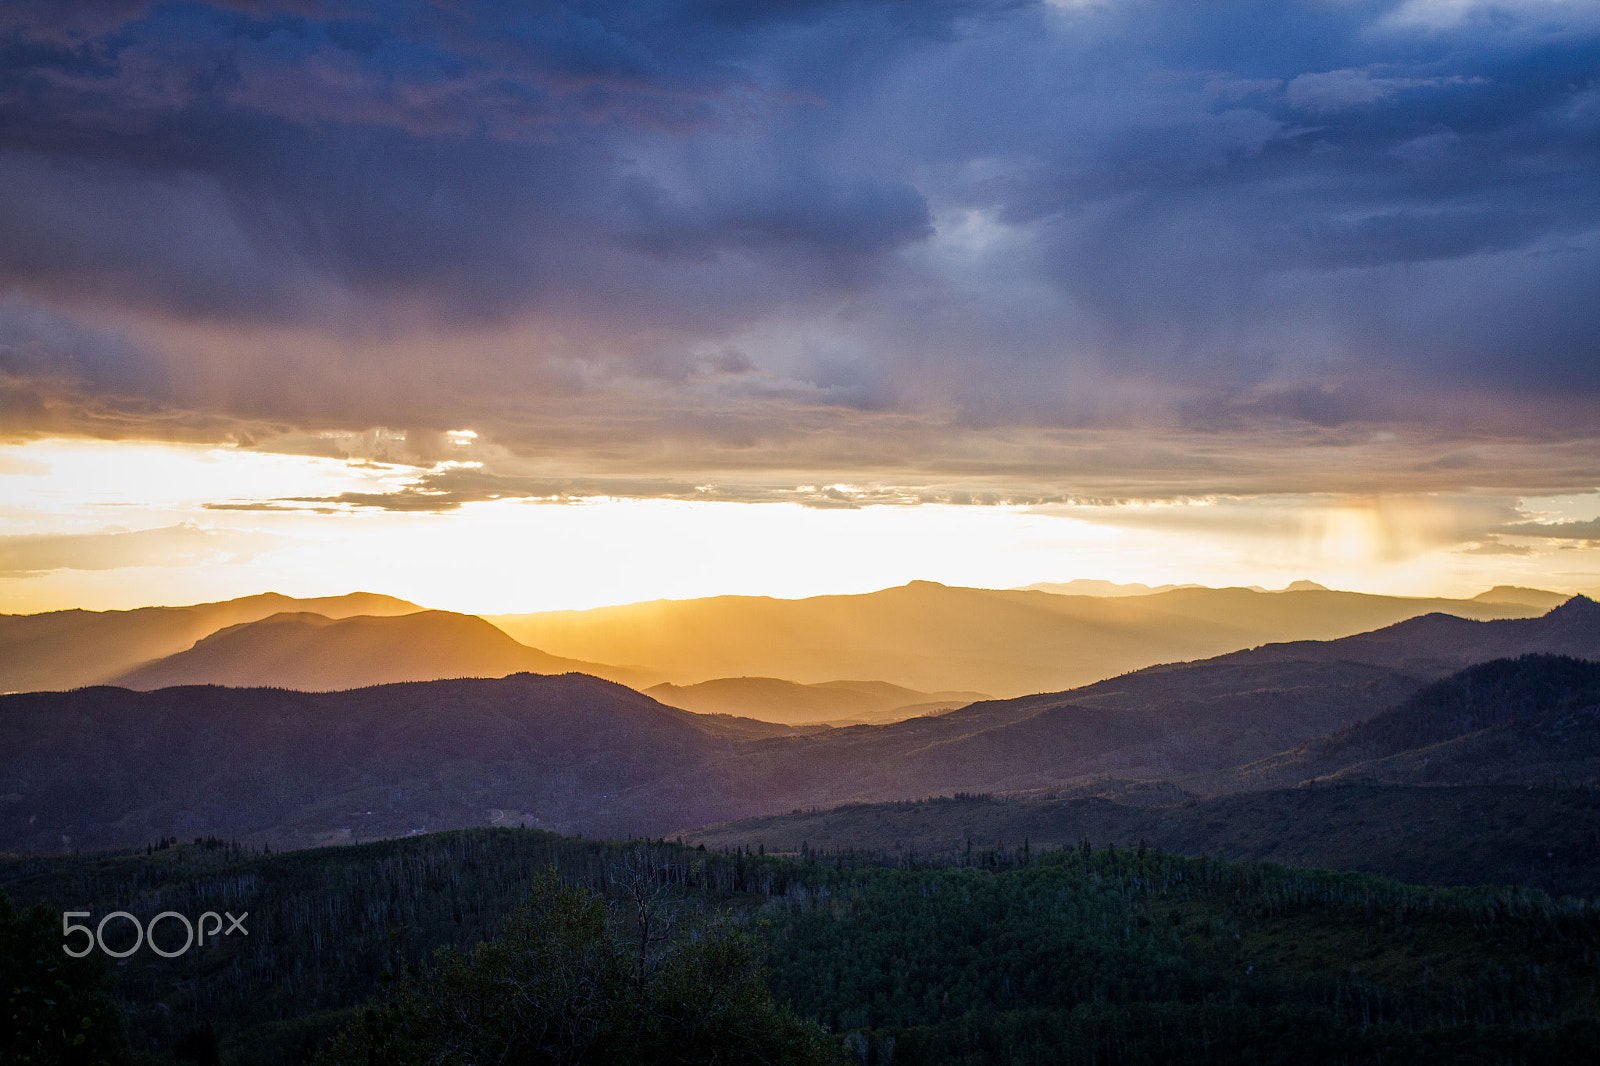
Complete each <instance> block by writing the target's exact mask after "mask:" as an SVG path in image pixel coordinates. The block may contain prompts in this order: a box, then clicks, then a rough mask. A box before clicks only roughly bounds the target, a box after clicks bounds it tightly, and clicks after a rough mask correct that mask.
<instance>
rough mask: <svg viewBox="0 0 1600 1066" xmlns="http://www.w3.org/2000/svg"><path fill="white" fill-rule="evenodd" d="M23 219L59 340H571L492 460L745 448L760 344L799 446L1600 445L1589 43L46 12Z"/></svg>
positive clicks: (1342, 22)
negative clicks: (617, 426) (668, 423)
mask: <svg viewBox="0 0 1600 1066" xmlns="http://www.w3.org/2000/svg"><path fill="white" fill-rule="evenodd" d="M1446 14H1448V17H1446ZM0 190H3V192H4V195H3V196H0V285H4V286H5V287H6V289H8V290H9V291H11V292H12V293H13V299H14V300H21V301H32V302H33V303H35V304H37V305H38V306H40V307H43V308H48V309H50V314H52V315H56V316H65V317H70V316H72V315H73V314H76V313H80V312H83V311H85V309H86V308H90V307H92V308H93V309H94V312H95V313H96V314H97V315H100V316H102V317H103V316H108V315H109V316H111V317H113V318H115V317H116V316H117V315H124V316H127V318H128V320H129V321H130V322H131V321H136V320H137V321H144V320H148V319H152V318H154V319H161V318H163V316H165V317H167V318H177V319H183V320H193V319H201V320H204V321H206V322H208V323H211V324H213V325H215V326H216V328H218V329H222V330H224V331H226V330H234V331H238V332H239V333H240V334H241V335H242V334H247V333H249V332H250V331H252V330H259V329H264V328H269V327H270V328H274V329H278V328H292V329H297V330H303V331H309V332H311V333H316V332H318V331H322V332H324V333H328V334H330V335H332V334H339V335H341V336H343V335H349V334H350V333H351V331H356V332H359V331H362V330H372V329H380V330H381V329H383V328H399V327H397V326H395V325H394V324H395V323H397V322H411V321H414V320H416V319H417V318H418V317H419V316H420V317H421V318H424V319H427V320H428V321H429V322H430V323H431V328H433V329H435V330H436V331H438V332H440V333H442V334H445V335H448V334H450V333H451V332H452V331H458V332H460V333H462V334H463V335H467V334H471V335H474V336H476V335H478V334H481V333H482V332H483V331H485V330H493V329H495V328H498V326H499V324H504V323H511V322H528V321H533V322H543V323H549V325H548V332H550V333H552V334H559V335H560V336H562V337H564V338H568V339H569V342H570V343H569V348H570V349H571V352H572V353H576V354H570V355H568V356H563V358H567V359H569V364H563V365H562V367H561V368H559V370H549V371H548V372H547V373H545V372H543V371H541V373H545V377H544V378H540V377H538V375H537V374H535V373H534V371H532V370H530V369H529V366H530V363H532V362H535V361H537V360H538V359H544V358H547V357H548V355H547V353H546V354H539V355H530V354H528V353H527V352H526V351H519V350H518V349H517V348H516V346H515V345H514V344H510V343H509V342H508V343H507V344H504V345H472V344H465V343H464V345H463V347H462V349H461V351H460V352H459V354H457V355H455V356H453V358H456V359H459V360H461V361H462V363H463V366H464V367H468V368H470V369H471V373H470V374H469V375H467V377H470V379H471V380H472V381H474V382H477V383H478V385H477V386H476V387H478V388H480V389H482V390H483V392H482V394H481V395H479V396H475V397H461V398H459V399H460V403H461V404H462V405H463V407H464V408H465V409H470V410H473V411H475V412H478V415H479V417H480V418H482V419H486V420H487V421H486V422H485V426H486V431H492V426H491V425H490V423H492V422H493V419H494V418H495V417H496V416H495V414H494V412H495V411H497V410H502V409H504V410H507V411H509V410H510V409H511V408H512V407H514V406H515V405H516V403H517V400H516V397H517V396H518V390H519V389H526V388H531V387H533V386H531V385H530V384H529V382H530V381H536V380H540V381H543V380H555V379H556V378H557V377H560V379H561V380H563V381H568V380H570V381H572V382H576V383H577V384H573V385H572V386H571V388H572V389H574V390H580V391H581V390H589V391H591V392H593V391H596V390H598V391H600V392H606V390H608V389H610V390H613V391H614V393H615V397H616V399H617V402H618V403H625V402H627V400H626V396H627V395H631V394H628V393H627V388H629V387H631V386H626V385H625V384H618V383H625V382H627V381H628V380H632V379H633V378H642V379H650V380H682V381H693V382H697V383H699V384H696V385H695V387H696V388H703V389H705V390H710V391H708V392H706V395H708V396H712V397H713V399H715V401H716V404H718V405H722V406H719V407H717V409H716V410H711V409H710V408H707V409H706V410H705V411H703V412H702V415H703V418H704V425H705V426H706V427H707V428H706V429H705V433H706V435H707V436H708V437H710V436H712V435H713V432H714V431H713V430H712V429H711V428H709V427H712V426H713V425H722V424H725V420H726V418H727V417H728V416H727V411H726V409H725V408H726V404H728V403H731V402H735V401H734V400H733V399H730V397H732V396H735V395H736V394H735V393H733V392H730V391H729V390H731V389H733V388H734V386H733V385H731V384H728V383H726V382H723V381H722V380H721V379H720V378H714V376H713V377H710V378H708V377H706V376H703V375H698V376H697V375H694V374H690V373H689V372H688V371H687V369H686V368H688V367H691V366H693V365H697V364H696V363H695V360H697V359H700V358H702V356H701V355H700V354H697V353H703V352H706V351H713V350H723V349H725V348H727V347H728V346H729V345H735V346H737V348H738V350H739V351H740V352H741V353H743V354H744V357H745V358H746V359H747V361H748V364H749V367H750V370H749V372H748V373H744V374H740V375H738V378H739V381H740V384H739V386H738V387H739V388H741V389H746V390H758V391H759V390H763V389H764V390H765V391H764V392H761V395H762V396H764V397H766V399H764V400H763V401H762V402H763V404H765V405H766V406H764V407H763V408H762V410H763V411H766V412H768V414H770V415H771V417H774V418H781V417H783V405H784V403H790V404H791V405H792V409H794V410H798V409H800V408H804V409H806V410H811V409H813V408H815V407H817V406H819V405H820V406H822V407H827V406H829V405H830V404H831V405H834V406H836V407H838V408H839V409H840V410H841V411H843V412H847V413H849V414H850V417H857V416H859V415H860V413H861V412H863V411H878V412H899V413H900V414H902V415H905V414H914V415H918V416H919V417H920V416H925V417H934V414H937V415H938V417H948V418H950V419H953V422H952V423H951V424H952V425H954V426H957V427H962V428H960V429H959V430H958V431H961V432H964V431H966V430H972V429H974V428H975V427H976V428H982V427H995V426H1003V425H1006V424H1010V423H1015V424H1026V425H1033V426H1046V427H1048V426H1090V427H1092V426H1095V425H1123V424H1127V422H1128V421H1129V419H1130V418H1135V417H1136V416H1137V417H1150V418H1155V419H1160V418H1163V417H1167V418H1170V419H1171V420H1173V421H1174V422H1175V423H1176V424H1181V425H1185V426H1189V427H1192V428H1202V429H1203V428H1207V427H1209V428H1212V429H1216V430H1218V431H1222V430H1226V431H1228V432H1246V431H1248V429H1249V427H1250V426H1251V425H1252V424H1255V423H1258V422H1266V421H1271V422H1274V423H1275V424H1276V423H1281V422H1283V421H1289V422H1300V423H1304V424H1306V425H1308V426H1315V427H1337V426H1344V425H1350V424H1361V423H1386V424H1390V423H1394V424H1402V425H1404V424H1408V423H1415V422H1418V421H1419V420H1425V419H1429V418H1434V419H1437V420H1438V421H1439V423H1440V424H1442V425H1444V426H1447V427H1449V428H1450V429H1451V430H1452V431H1461V432H1469V431H1485V432H1486V431H1487V430H1486V429H1485V428H1484V427H1486V426H1487V425H1488V424H1489V423H1491V422H1492V423H1495V424H1496V425H1499V424H1501V423H1502V422H1503V421H1504V420H1503V419H1496V418H1490V419H1482V418H1479V416H1478V415H1477V414H1475V413H1474V412H1475V411H1481V409H1482V405H1483V400H1482V396H1483V395H1485V394H1493V395H1494V396H1495V397H1497V400H1496V402H1497V403H1500V402H1504V403H1507V404H1512V405H1515V404H1517V403H1524V402H1525V403H1527V404H1533V405H1535V406H1537V405H1539V404H1547V405H1554V406H1553V407H1551V408H1550V410H1551V411H1552V412H1554V413H1552V414H1550V417H1549V418H1548V419H1547V420H1546V421H1545V422H1543V423H1542V424H1543V425H1546V426H1559V427H1565V428H1564V429H1563V430H1562V431H1563V432H1568V431H1570V432H1578V431H1579V430H1585V431H1588V430H1592V429H1593V428H1594V427H1593V425H1592V420H1589V421H1588V422H1586V419H1587V418H1588V416H1586V415H1584V414H1583V413H1582V411H1583V410H1584V409H1585V408H1584V407H1583V404H1584V403H1585V402H1588V403H1589V404H1590V406H1589V407H1588V408H1587V409H1589V410H1592V399H1593V394H1594V392H1595V391H1596V390H1597V389H1600V369H1597V367H1600V363H1597V361H1596V360H1595V359H1594V358H1593V350H1592V349H1593V343H1592V338H1593V337H1594V336H1595V335H1596V333H1595V331H1596V328H1597V326H1600V312H1597V311H1596V310H1595V308H1596V307H1600V19H1596V18H1594V17H1591V15H1590V14H1589V13H1588V12H1587V10H1586V9H1585V7H1584V6H1583V5H1575V4H1573V5H1560V4H1533V3H1526V4H1524V3H1499V4H1493V3H1484V4H1477V5H1450V8H1449V12H1445V11H1444V8H1442V7H1438V6H1437V5H1436V6H1434V7H1428V6H1426V5H1417V4H1415V3H1407V4H1402V3H1398V2H1396V0H1340V2H1332V0H1329V2H1324V3H1317V2H1313V3H1303V4H1301V3H1297V4H1284V3H1280V2H1268V0H1254V2H1235V3H1227V4H1208V5H1195V4H1192V3H1187V2H1183V0H1112V2H1107V3H1103V4H1085V5H1054V4H1047V3H1001V2H993V3H989V2H978V0H973V2H959V3H958V2H947V3H927V4H902V3H890V2H875V0H793V2H784V3H763V4H745V3H726V2H721V0H700V2H693V0H682V2H674V0H660V2H654V3H644V4H641V3H636V2H624V0H614V2H596V3H566V4H561V3H551V4H541V5H526V4H514V3H497V2H490V0H454V2H451V3H445V4H435V3H424V2H421V0H341V2H338V3H332V4H311V3H295V2H287V0H285V2H279V3H260V4H256V3H251V4H245V3H238V4H232V3H228V4H224V3H211V4H207V3H198V2H174V3H152V4H140V3H133V2H123V3H105V4H99V5H83V4H66V3H60V4H52V3H48V2H44V0H29V2H27V3H23V4H16V5H8V6H7V7H5V8H4V9H0ZM396 351H397V354H395V355H394V356H393V358H395V359H397V360H399V359H405V358H413V359H414V358H419V357H418V356H416V355H404V354H400V353H399V348H398V347H397V349H396ZM817 352H827V353H829V354H828V355H827V356H826V359H825V360H823V362H825V363H826V367H827V372H826V374H823V375H821V377H825V378H826V379H827V381H828V382H830V383H839V382H845V383H850V387H848V388H845V387H838V388H835V387H834V385H832V384H830V385H829V386H828V387H826V388H823V387H820V386H819V387H817V388H812V387H811V386H810V385H809V384H808V383H814V382H815V381H818V380H820V378H819V376H818V371H817V366H818V365H820V364H819V363H818V362H817V360H818V357H817V356H816V354H815V353H817ZM229 358H230V356H228V355H225V354H222V355H216V356H215V357H214V359H215V364H214V365H212V367H211V372H212V373H213V374H216V373H223V374H224V376H225V370H224V371H219V370H218V369H217V367H218V365H224V367H225V364H226V361H227V360H228V359H229ZM237 358H239V359H241V360H244V359H246V358H250V357H247V356H243V355H241V356H238V357H237ZM578 363H582V366H578ZM574 367H576V369H574ZM763 375H765V376H764V377H763ZM259 377H260V375H259V374H256V373H246V372H245V371H244V370H241V372H240V378H241V381H246V380H255V379H257V378H259ZM83 387H84V388H92V387H94V385H93V382H89V383H88V384H86V385H84V386H83ZM119 387H123V388H126V387H128V386H127V384H126V382H123V383H121V385H119ZM564 387H565V386H564ZM685 387H686V388H687V387H688V386H685ZM791 387H792V391H791V392H785V391H784V390H785V389H791ZM1398 389H1413V390H1417V391H1418V393H1419V394H1426V395H1429V396H1436V397H1438V402H1437V403H1417V404H1397V403H1396V402H1395V400H1394V397H1395V395H1396V390H1398ZM716 390H722V391H716ZM223 391H226V390H223ZM248 391H249V387H248V386H246V385H241V386H240V387H239V389H236V390H234V393H235V394H239V393H248ZM751 394H753V393H751ZM1455 394H1459V396H1457V398H1455V399H1452V398H1451V396H1452V395H1455ZM164 395H165V394H164ZM608 395H610V394H609V393H608ZM782 396H792V397H803V398H801V399H791V400H788V401H784V400H779V399H774V397H782ZM1461 397H1466V398H1465V399H1462V398H1461ZM241 402H244V401H241ZM440 402H441V403H443V402H445V401H444V400H443V399H441V400H440ZM695 402H696V401H695V400H694V399H693V398H692V397H690V398H688V399H684V400H683V403H684V404H685V405H686V413H685V414H683V415H682V417H680V418H679V419H678V420H677V421H676V422H675V425H677V426H679V427H680V429H681V428H682V427H684V426H689V427H691V428H689V429H685V430H683V432H686V433H690V434H691V435H692V433H693V432H694V431H693V429H692V427H693V425H694V424H695V419H696V417H697V416H696V413H695V406H694V405H695ZM708 402H709V401H708ZM350 403H351V407H350V410H349V412H348V415H347V418H348V421H349V423H350V424H351V425H352V426H358V427H359V426H360V425H363V424H367V423H364V422H363V421H362V420H363V419H372V418H376V417H378V414H377V412H378V411H379V409H380V407H381V405H379V404H377V403H376V402H374V404H372V405H370V406H363V401H362V397H361V396H359V395H355V396H352V398H351V400H350ZM263 405H265V407H267V408H270V413H271V414H272V415H273V416H274V417H278V418H281V419H284V420H285V421H287V422H290V423H293V422H295V421H296V420H297V419H298V418H299V417H301V415H302V414H303V412H302V411H300V410H299V409H298V408H297V407H296V404H295V400H294V398H293V397H292V396H289V395H278V394H276V393H275V394H274V395H273V396H272V397H271V398H270V402H268V400H266V399H261V400H260V402H255V401H254V400H251V401H250V403H249V404H247V406H251V409H252V410H259V409H261V408H262V407H263ZM1474 405H1476V406H1474ZM1575 405H1576V406H1575ZM223 413H225V412H223ZM322 417H326V415H324V416H322ZM439 417H440V419H441V420H444V419H446V417H447V416H446V415H445V414H440V416H439ZM448 417H450V418H454V417H456V412H452V413H451V414H450V415H449V416H448ZM807 417H809V416H807ZM516 423H517V419H516V418H515V417H513V416H512V415H510V414H507V415H505V426H504V427H503V431H504V433H505V434H506V435H508V439H509V437H510V436H513V435H514V424H516ZM1474 427H1476V428H1474ZM758 436H759V434H758ZM773 437H774V439H787V438H786V437H785V434H784V433H781V432H775V433H774V434H773ZM898 450H899V451H901V452H903V451H904V449H903V448H901V449H898ZM889 451H896V449H893V448H890V449H889Z"/></svg>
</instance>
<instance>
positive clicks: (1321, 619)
mask: <svg viewBox="0 0 1600 1066" xmlns="http://www.w3.org/2000/svg"><path fill="white" fill-rule="evenodd" d="M1435 611H1442V612H1448V613H1450V614H1452V615H1457V616H1460V617H1461V618H1463V619H1491V618H1511V617H1526V616H1528V615H1532V614H1536V613H1538V611H1539V608H1536V607H1530V606H1528V605H1525V604H1515V603H1510V604H1507V603H1488V602H1481V601H1476V600H1428V599H1410V598H1405V597H1391V596H1368V595H1363V594H1360V593H1353V592H1330V591H1327V590H1319V589H1305V590H1301V591H1289V592H1271V593H1267V592H1256V591H1252V590H1250V589H1207V588H1178V589H1170V590H1168V591H1165V592H1160V593H1156V594H1152V595H1145V596H1122V597H1115V598H1103V597H1096V596H1063V595H1056V594H1053V593H1049V592H1041V591H1018V590H1006V591H1001V590H992V589H972V588H955V587H947V586H944V585H939V584H935V583H932V582H927V581H915V582H912V583H911V584H909V585H904V586H901V587H899V588H892V589H884V590H882V591H880V592H873V593H868V594H865V595H859V596H817V597H813V598H810V599H803V600H777V599H771V598H767V597H753V596H721V597H713V598H710V599H701V600H682V601H674V600H661V601H656V602H652V603H640V604H631V605H628V606H623V607H605V608H599V609H596V610H591V611H562V612H553V613H548V614H536V615H500V616H493V617H491V618H490V621H492V622H494V623H495V624H496V625H498V626H500V627H501V628H502V629H504V630H505V631H506V632H508V633H510V634H511V635H512V636H513V637H515V638H516V639H518V640H520V641H522V642H523V643H525V644H530V645H533V646H536V647H540V648H544V649H545V650H547V651H549V652H550V653H551V654H554V655H563V656H569V657H572V658H577V659H588V660H591V661H596V662H612V663H628V664H630V665H637V666H639V667H641V668H647V669H653V670H656V671H658V672H659V673H660V674H661V675H662V676H663V677H664V678H666V679H667V680H669V681H671V682H673V683H675V684H680V685H682V684H688V683H693V682H698V681H703V680H706V679H710V678H722V677H738V676H760V677H780V678H786V679H788V680H791V681H796V682H801V683H815V682H825V681H828V680H829V679H832V678H838V677H872V678H880V679H882V680H884V681H888V682H890V683H892V684H896V685H902V686H905V687H907V688H913V689H919V690H922V691H929V692H931V691H937V690H941V689H962V690H965V689H977V690H980V691H984V692H992V693H996V694H999V695H1002V696H1016V695H1024V694H1027V693H1034V692H1049V691H1059V690H1062V689H1067V688H1071V687H1074V686H1078V685H1085V684H1089V683H1091V682H1094V681H1099V680H1102V679H1104V678H1107V677H1114V676H1116V675H1117V674H1121V673H1125V672H1127V671H1130V670H1136V669H1140V668H1142V667H1146V666H1150V665H1152V664H1155V663H1163V662H1178V661H1188V660H1193V659H1199V658H1203V657H1206V656H1212V655H1217V654H1220V653H1223V652H1229V651H1234V650H1237V649H1240V648H1249V647H1252V646H1254V645H1258V644H1261V643H1263V642H1265V641H1269V640H1278V641H1281V640H1286V639H1308V640H1328V639H1332V638H1336V637H1342V636H1346V635H1349V634H1353V633H1359V632H1362V631H1365V630H1370V629H1373V628H1376V627H1379V626H1385V625H1389V624H1391V623H1394V622H1397V621H1400V620H1402V619H1405V618H1411V617H1414V616H1416V615H1421V614H1425V613H1428V612H1435Z"/></svg>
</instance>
